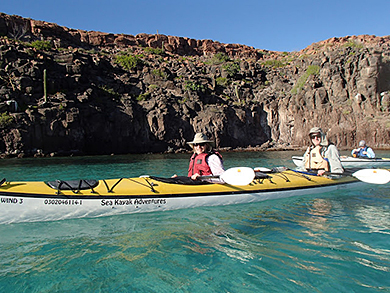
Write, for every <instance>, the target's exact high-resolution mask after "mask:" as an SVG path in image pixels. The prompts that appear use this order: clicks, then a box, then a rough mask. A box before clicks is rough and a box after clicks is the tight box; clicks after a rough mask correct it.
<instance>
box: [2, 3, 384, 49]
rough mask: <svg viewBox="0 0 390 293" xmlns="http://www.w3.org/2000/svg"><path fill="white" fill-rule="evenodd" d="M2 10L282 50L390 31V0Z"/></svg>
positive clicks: (14, 6)
mask: <svg viewBox="0 0 390 293" xmlns="http://www.w3.org/2000/svg"><path fill="white" fill-rule="evenodd" d="M0 12H3V13H7V14H11V15H19V16H22V17H25V18H31V19H35V20H43V21H47V22H53V23H56V24H58V25H61V26H65V27H68V28H73V29H81V30H88V31H100V32H106V33H115V34H129V35H137V34H139V33H147V34H156V33H159V34H163V35H171V36H180V37H187V38H192V39H198V40H204V39H209V40H213V41H218V42H221V43H233V44H242V45H247V46H251V47H254V48H256V49H263V50H270V51H281V52H283V51H287V52H292V51H299V50H302V49H304V48H306V47H307V46H309V45H311V44H313V43H316V42H319V41H323V40H327V39H329V38H333V37H344V36H352V35H363V34H368V35H376V36H387V35H390V0H371V1H367V0H364V1H363V0H310V1H309V0H294V1H290V0H268V1H264V0H234V1H233V0H192V1H191V0H154V1H152V0H78V1H75V0H66V1H63V0H1V1H0Z"/></svg>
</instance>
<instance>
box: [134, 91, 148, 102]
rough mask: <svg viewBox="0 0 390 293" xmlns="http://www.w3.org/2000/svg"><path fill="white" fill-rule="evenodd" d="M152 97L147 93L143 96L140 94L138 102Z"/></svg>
mask: <svg viewBox="0 0 390 293" xmlns="http://www.w3.org/2000/svg"><path fill="white" fill-rule="evenodd" d="M149 97H150V93H149V92H146V93H143V94H140V95H139V96H138V97H137V101H139V102H140V101H145V100H146V99H148V98H149Z"/></svg>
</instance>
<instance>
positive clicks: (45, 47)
mask: <svg viewBox="0 0 390 293" xmlns="http://www.w3.org/2000/svg"><path fill="white" fill-rule="evenodd" d="M30 46H31V47H33V48H35V49H37V50H41V51H50V50H51V48H52V47H53V45H52V44H51V42H50V41H39V40H38V41H34V42H32V43H31V44H30Z"/></svg>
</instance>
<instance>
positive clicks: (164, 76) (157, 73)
mask: <svg viewBox="0 0 390 293" xmlns="http://www.w3.org/2000/svg"><path fill="white" fill-rule="evenodd" d="M152 74H153V75H154V76H157V77H160V78H162V79H167V74H166V73H165V72H164V71H162V70H161V69H153V70H152Z"/></svg>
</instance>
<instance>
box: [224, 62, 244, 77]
mask: <svg viewBox="0 0 390 293" xmlns="http://www.w3.org/2000/svg"><path fill="white" fill-rule="evenodd" d="M222 68H223V69H224V70H225V71H226V72H227V74H228V76H229V77H233V76H235V75H236V74H237V73H239V72H240V65H239V64H238V63H236V62H228V63H226V64H224V65H222Z"/></svg>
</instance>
